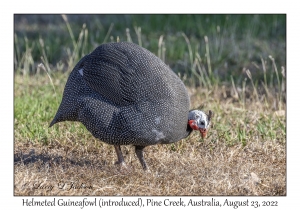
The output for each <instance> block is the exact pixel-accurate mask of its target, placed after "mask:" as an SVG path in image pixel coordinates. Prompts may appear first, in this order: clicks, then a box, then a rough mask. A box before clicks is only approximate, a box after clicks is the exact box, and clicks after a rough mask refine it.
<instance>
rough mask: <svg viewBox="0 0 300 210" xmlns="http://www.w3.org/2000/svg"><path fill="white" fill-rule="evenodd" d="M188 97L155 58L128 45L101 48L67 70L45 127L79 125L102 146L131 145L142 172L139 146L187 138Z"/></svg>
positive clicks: (121, 43)
mask: <svg viewBox="0 0 300 210" xmlns="http://www.w3.org/2000/svg"><path fill="white" fill-rule="evenodd" d="M189 106H190V102H189V96H188V93H187V90H186V88H185V86H184V84H183V83H182V81H181V80H180V79H179V78H178V77H177V76H176V75H175V74H174V72H173V71H172V70H171V69H170V68H169V67H168V66H167V65H166V64H165V63H164V62H162V61H161V60H160V59H159V58H158V57H156V56H155V55H154V54H152V53H151V52H149V51H148V50H146V49H144V48H142V47H140V46H138V45H136V44H133V43H127V42H120V43H108V44H102V45H100V46H99V47H98V48H96V49H95V50H94V51H93V52H92V53H90V54H88V55H86V56H85V57H83V58H82V59H81V60H80V61H79V62H78V64H77V65H76V66H75V67H74V69H73V71H72V72H71V74H70V76H69V78H68V81H67V83H66V86H65V90H64V93H63V98H62V102H61V104H60V107H59V109H58V111H57V113H56V115H55V117H54V119H53V121H52V122H51V124H50V126H52V125H54V124H55V123H58V122H61V121H79V122H81V123H82V124H83V125H85V127H86V128H87V129H88V130H89V131H90V132H91V133H92V134H93V136H94V137H96V138H98V139H100V140H101V141H103V142H106V143H108V144H112V145H114V146H115V149H116V152H117V156H118V162H119V163H122V164H123V163H124V159H123V156H122V152H121V149H120V145H129V144H132V145H135V146H136V154H137V156H138V158H139V160H140V162H141V164H142V166H143V168H144V169H146V168H147V165H146V163H145V161H144V158H143V148H144V147H145V146H148V145H154V144H159V143H162V144H165V143H172V142H176V141H178V140H180V139H182V138H185V137H187V136H188V135H189V134H190V133H191V131H192V128H191V127H190V125H189V124H188V116H189Z"/></svg>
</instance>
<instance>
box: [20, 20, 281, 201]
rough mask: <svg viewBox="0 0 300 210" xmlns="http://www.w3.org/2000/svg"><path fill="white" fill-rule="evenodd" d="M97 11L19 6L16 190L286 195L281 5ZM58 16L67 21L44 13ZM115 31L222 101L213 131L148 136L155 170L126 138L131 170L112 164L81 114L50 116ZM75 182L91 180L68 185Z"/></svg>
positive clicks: (199, 93)
mask: <svg viewBox="0 0 300 210" xmlns="http://www.w3.org/2000/svg"><path fill="white" fill-rule="evenodd" d="M97 17H98V16H97ZM97 17H96V18H95V17H93V16H89V17H88V16H82V18H79V19H80V20H79V19H78V18H77V17H76V16H69V15H68V16H47V15H46V16H35V15H33V16H26V18H27V19H28V20H31V23H30V24H24V16H21V15H20V16H15V56H14V58H15V60H14V65H15V79H14V136H15V139H14V142H15V148H14V166H15V169H14V173H15V179H14V180H15V185H14V188H15V190H14V192H15V195H286V116H285V109H286V100H285V98H286V92H285V67H284V66H285V50H283V51H280V50H279V49H284V48H285V42H284V43H275V44H274V43H273V39H274V38H278V40H281V39H285V33H283V32H282V31H281V29H280V28H281V27H282V16H280V15H279V16H276V15H273V16H271V15H270V16H269V15H266V16H259V15H255V16H249V15H245V16H243V15H241V16H232V15H227V16H226V15H223V16H222V15H220V16H212V15H204V16H201V15H200V16H197V15H191V16H175V15H170V16H168V15H167V16H163V15H162V16H161V15H148V16H135V15H134V16H128V15H127V16H124V18H123V17H121V16H110V18H111V19H109V18H104V16H101V18H97ZM179 17H180V18H179ZM22 18H23V19H22ZM26 18H25V19H26ZM58 18H60V19H58ZM76 18H77V19H76ZM89 18H90V19H89ZM178 18H179V19H178ZM82 19H84V20H87V19H89V20H90V21H88V22H87V23H88V24H85V25H84V24H83V23H80V21H82ZM228 19H229V20H231V22H229V21H228ZM236 19H237V20H236ZM50 20H52V22H53V23H56V24H57V25H59V27H57V28H58V29H56V28H53V26H52V25H51V24H48V25H47V24H45V23H47V21H48V22H51V21H50ZM109 20H110V21H109ZM22 21H23V22H22ZM122 21H125V22H122ZM143 21H144V22H143ZM203 21H204V22H203ZM76 22H79V24H77V25H76V24H75V23H76ZM145 22H147V23H148V27H140V25H142V26H143V25H144V24H143V23H145ZM21 23H23V24H21ZM25 23H26V21H25ZM158 23H160V24H158ZM173 23H178V24H177V25H178V26H177V28H174V27H171V26H172V25H173ZM185 23H189V24H185ZM196 23H197V24H196ZM204 23H206V24H204ZM230 23H231V24H230ZM267 23H269V24H267ZM60 24H61V25H60ZM122 24H123V25H122ZM216 24H217V25H216ZM78 25H80V26H79V27H78ZM96 25H98V26H99V28H100V30H99V31H98V30H94V29H95V28H94V27H96ZM245 25H246V27H244V28H243V26H245ZM37 26H39V27H37ZM163 26H165V27H163ZM167 26H168V27H167ZM217 26H219V29H218V27H217ZM43 27H45V29H47V30H37V28H43ZM222 28H223V29H222ZM250 29H251V30H250ZM261 29H264V30H261ZM45 31H47V33H48V35H47V36H46V35H45V34H44V32H45ZM183 31H184V32H183ZM203 31H205V32H207V33H204V32H203ZM133 32H134V33H133ZM162 32H163V33H162ZM238 32H240V33H238ZM22 33H23V34H22ZM57 35H59V38H55V37H57ZM117 37H119V38H118V39H119V40H128V41H130V40H132V41H133V42H135V43H139V44H140V45H142V46H144V47H146V48H147V49H150V50H151V51H152V52H154V53H155V54H156V55H158V56H159V57H160V58H161V59H162V60H164V61H165V62H166V63H167V64H169V65H170V67H171V68H172V69H174V71H175V72H176V73H177V74H178V75H179V77H180V78H181V79H182V80H183V81H184V82H185V84H186V86H187V88H188V91H189V93H190V95H191V106H192V107H191V108H197V107H198V106H199V105H204V110H205V111H208V109H211V110H212V111H213V112H214V118H213V127H212V128H211V129H210V132H209V135H208V138H207V139H205V140H201V139H200V135H199V133H197V132H193V133H192V135H191V136H189V137H188V138H187V139H184V140H180V141H179V142H176V143H174V144H170V145H155V146H149V147H147V148H146V150H145V153H146V154H145V159H146V161H147V163H148V165H149V167H150V170H151V173H150V174H148V173H144V171H143V170H142V169H141V166H140V164H139V162H138V160H137V158H136V156H135V154H134V149H133V147H132V146H124V147H122V150H123V153H124V156H125V161H126V162H127V165H128V166H129V170H125V171H124V170H120V169H119V168H118V166H116V165H114V162H115V161H116V154H115V151H114V149H113V147H112V146H110V145H107V144H105V143H102V142H101V141H99V140H97V139H95V138H94V137H93V136H92V135H91V134H90V133H89V132H88V131H87V130H86V129H85V127H84V126H83V125H81V124H80V123H76V122H63V123H59V124H58V125H55V126H54V127H52V128H48V126H49V123H50V122H51V120H52V118H53V117H54V115H55V113H56V110H57V108H58V106H59V103H60V100H61V97H62V92H63V88H64V85H65V83H66V80H67V78H68V75H69V72H70V70H72V68H73V67H74V65H75V64H76V62H77V61H78V59H80V58H81V57H82V56H83V55H84V54H86V53H89V52H90V51H91V50H92V48H93V47H94V46H95V45H96V44H99V43H102V41H105V42H106V41H110V40H115V41H116V40H117ZM243 37H245V38H243ZM99 40H102V41H100V42H99ZM229 40H231V41H230V42H229ZM64 42H66V44H62V43H64ZM244 47H245V48H244ZM282 47H283V48H282ZM278 52H280V54H276V53H278ZM237 55H239V56H237ZM269 55H271V56H269ZM41 63H42V64H41ZM278 63H280V65H281V66H282V67H281V68H279V67H278V66H277V65H278ZM63 183H65V186H64V188H62V189H60V187H59V186H61V185H62V184H63ZM72 183H73V184H75V185H78V186H81V183H83V184H85V186H86V187H81V189H69V188H70V187H71V186H72ZM50 186H53V188H51V187H50ZM78 188H80V187H78Z"/></svg>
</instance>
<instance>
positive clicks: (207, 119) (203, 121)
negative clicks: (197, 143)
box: [188, 110, 213, 138]
mask: <svg viewBox="0 0 300 210" xmlns="http://www.w3.org/2000/svg"><path fill="white" fill-rule="evenodd" d="M212 115H213V113H212V111H210V110H209V111H208V114H206V113H204V112H203V111H200V110H191V111H190V112H189V117H188V124H189V126H190V127H191V128H192V129H193V130H198V131H200V133H201V137H202V138H205V137H206V135H207V132H208V129H209V127H210V124H211V118H212Z"/></svg>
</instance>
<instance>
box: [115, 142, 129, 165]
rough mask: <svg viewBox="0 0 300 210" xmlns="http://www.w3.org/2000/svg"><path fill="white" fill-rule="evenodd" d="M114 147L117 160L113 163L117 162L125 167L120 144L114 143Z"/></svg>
mask: <svg viewBox="0 0 300 210" xmlns="http://www.w3.org/2000/svg"><path fill="white" fill-rule="evenodd" d="M114 147H115V150H116V153H117V156H118V161H117V162H116V163H115V164H119V165H120V166H125V167H126V164H125V161H124V157H123V154H122V150H121V147H120V145H114Z"/></svg>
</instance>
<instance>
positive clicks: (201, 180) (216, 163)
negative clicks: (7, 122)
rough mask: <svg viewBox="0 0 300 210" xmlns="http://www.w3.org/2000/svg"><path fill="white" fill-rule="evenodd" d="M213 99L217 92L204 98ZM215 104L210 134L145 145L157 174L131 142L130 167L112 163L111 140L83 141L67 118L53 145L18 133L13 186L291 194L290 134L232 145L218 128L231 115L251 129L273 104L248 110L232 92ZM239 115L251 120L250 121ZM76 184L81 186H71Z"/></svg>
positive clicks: (251, 137) (26, 189)
mask: <svg viewBox="0 0 300 210" xmlns="http://www.w3.org/2000/svg"><path fill="white" fill-rule="evenodd" d="M192 92H193V91H192ZM210 100H215V99H207V101H206V102H207V103H209V101H210ZM197 101H199V97H198V96H193V97H192V104H193V106H196V105H197ZM204 102H205V100H204ZM210 104H211V106H212V109H213V110H214V111H215V110H216V111H215V112H216V115H215V116H214V117H215V118H214V120H215V124H216V125H215V128H212V129H211V131H210V134H209V136H208V138H207V139H205V140H204V141H201V140H199V139H200V136H199V134H198V133H195V132H194V133H192V135H191V136H190V137H188V138H187V139H185V140H181V141H179V142H177V143H175V144H171V145H155V146H149V147H146V149H145V159H146V161H147V163H148V165H149V167H150V170H151V173H146V172H144V171H143V170H142V168H141V165H140V163H139V162H138V159H137V158H136V156H135V153H134V149H133V147H132V146H123V147H122V150H123V154H124V156H125V161H126V163H127V165H128V169H127V170H124V169H121V170H120V168H119V167H118V166H117V165H114V162H115V161H116V154H115V151H114V148H113V146H110V145H107V144H105V143H102V142H100V141H98V140H96V139H95V138H93V137H92V136H89V137H88V138H87V139H84V140H82V139H80V137H78V136H76V135H74V134H72V133H71V132H68V130H67V129H68V128H67V127H66V124H65V123H60V124H59V125H58V126H60V133H61V136H60V137H57V138H55V139H53V140H52V141H51V143H50V144H48V145H43V144H42V143H30V142H25V141H23V140H22V139H18V138H16V139H15V151H14V153H15V168H14V170H15V171H14V172H15V177H14V180H15V185H14V188H15V190H14V193H15V195H22V196H23V195H122V196H125V195H132V196H137V195H269V196H271V195H286V145H285V136H283V137H282V138H279V137H278V136H279V134H278V135H277V138H278V139H273V140H272V139H268V138H265V137H263V136H259V135H258V133H256V132H253V133H252V134H251V132H250V131H249V132H250V134H249V133H247V136H246V138H247V139H246V140H247V142H246V143H245V144H242V143H240V142H232V144H231V142H228V141H227V140H226V138H225V137H223V136H222V135H223V134H222V129H221V128H220V127H217V125H218V123H219V124H223V125H224V124H226V123H224V122H225V121H223V120H226V122H232V124H231V125H229V126H244V127H245V128H246V129H248V130H251V129H252V130H253V129H255V126H256V125H257V123H258V122H260V119H261V118H263V117H264V116H265V115H266V116H268V115H272V113H273V114H274V111H266V110H267V109H266V108H265V109H264V108H263V107H259V104H257V103H252V104H251V103H250V104H248V105H247V108H246V109H245V110H244V109H243V108H241V106H240V105H239V103H234V102H233V101H232V100H231V99H230V101H226V100H225V99H224V101H222V102H220V103H219V104H218V103H212V102H210ZM218 110H222V111H218ZM246 110H247V111H246ZM269 110H270V109H269ZM241 116H243V118H241ZM239 117H240V118H241V119H250V122H251V123H245V122H244V120H239ZM284 118H285V117H284ZM274 119H275V118H274ZM281 120H282V122H283V123H284V121H285V120H284V119H281ZM240 121H242V122H240ZM243 123H244V125H243ZM77 125H78V123H75V126H77ZM216 127H217V128H216ZM248 130H247V131H248ZM234 135H236V134H235V133H234V131H233V133H232V138H236V137H235V136H234ZM77 138H78V139H77ZM72 184H74V185H76V186H77V187H79V188H80V189H74V188H72ZM82 184H83V185H84V186H85V187H82V186H83V185H82ZM70 188H71V189H70Z"/></svg>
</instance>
